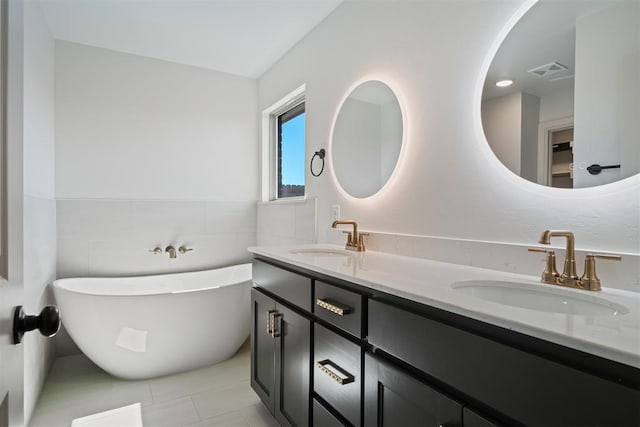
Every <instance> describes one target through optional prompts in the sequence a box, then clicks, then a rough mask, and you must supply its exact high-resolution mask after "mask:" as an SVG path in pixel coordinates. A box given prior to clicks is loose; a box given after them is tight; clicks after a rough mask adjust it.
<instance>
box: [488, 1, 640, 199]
mask: <svg viewBox="0 0 640 427" xmlns="http://www.w3.org/2000/svg"><path fill="white" fill-rule="evenodd" d="M639 23H640V2H639V1H638V0H588V1H587V0H575V1H553V0H540V1H539V2H537V3H536V4H534V5H533V6H532V7H531V9H529V10H528V11H527V12H526V13H525V14H524V16H523V17H522V19H520V21H518V22H517V23H516V25H515V26H514V27H513V29H512V30H511V32H510V33H509V34H508V35H507V37H506V38H505V40H504V41H503V43H502V45H501V46H500V48H499V49H498V51H497V53H496V55H495V58H494V59H493V62H492V63H491V66H490V68H489V71H488V73H487V78H486V81H485V84H484V89H483V95H482V125H483V128H484V132H485V135H486V138H487V141H488V142H489V145H490V146H491V149H492V150H493V152H494V153H495V154H496V156H497V157H498V158H499V159H500V160H501V161H502V163H503V164H504V165H505V166H506V167H508V168H509V169H510V170H511V171H513V172H514V173H516V174H518V175H520V176H521V177H523V178H525V179H527V180H529V181H532V182H537V183H539V184H542V185H547V186H553V187H562V188H580V187H592V186H596V185H601V184H607V183H610V182H614V181H617V180H620V179H623V178H626V177H629V176H632V175H635V174H637V173H638V172H639V169H640V143H639V142H638V138H639V137H640V24H639Z"/></svg>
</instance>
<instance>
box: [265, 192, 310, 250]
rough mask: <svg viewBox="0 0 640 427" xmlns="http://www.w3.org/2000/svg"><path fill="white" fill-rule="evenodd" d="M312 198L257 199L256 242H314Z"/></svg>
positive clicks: (269, 243)
mask: <svg viewBox="0 0 640 427" xmlns="http://www.w3.org/2000/svg"><path fill="white" fill-rule="evenodd" d="M316 200H317V199H316V198H307V199H303V200H283V201H277V202H258V222H257V223H258V232H257V242H258V245H260V246H275V245H295V244H305V243H316V242H317V231H316Z"/></svg>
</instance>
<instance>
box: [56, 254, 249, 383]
mask: <svg viewBox="0 0 640 427" xmlns="http://www.w3.org/2000/svg"><path fill="white" fill-rule="evenodd" d="M53 291H54V295H55V299H56V303H57V305H58V308H59V309H60V313H61V315H62V319H63V324H64V327H65V329H66V330H67V332H68V333H69V335H70V336H71V338H73V340H74V341H75V342H76V344H77V345H78V347H80V349H81V350H82V351H83V352H84V353H85V354H86V355H87V357H89V358H90V359H91V360H92V361H93V362H94V363H95V364H97V365H98V366H100V367H101V368H102V369H104V370H105V371H107V372H108V373H110V374H111V375H114V376H116V377H119V378H125V379H142V378H152V377H157V376H161V375H167V374H171V373H175V372H181V371H186V370H189V369H194V368H199V367H203V366H207V365H211V364H214V363H217V362H221V361H223V360H225V359H227V358H229V357H231V356H232V355H233V354H234V353H235V352H236V351H237V350H238V348H239V347H240V346H241V345H242V343H243V342H244V341H245V340H246V339H247V337H248V336H249V316H250V305H251V303H250V292H251V264H241V265H236V266H233V267H226V268H220V269H217V270H208V271H197V272H192V273H177V274H165V275H156V276H140V277H120V278H73V279H60V280H56V281H55V282H54V283H53Z"/></svg>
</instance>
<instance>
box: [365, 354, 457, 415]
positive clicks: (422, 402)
mask: <svg viewBox="0 0 640 427" xmlns="http://www.w3.org/2000/svg"><path fill="white" fill-rule="evenodd" d="M364 365H365V371H366V373H365V392H364V396H365V397H364V425H366V426H380V427H385V426H386V427H397V426H403V427H413V426H416V427H418V426H446V427H461V426H462V405H461V404H460V403H458V402H456V401H455V400H453V399H450V398H449V397H447V396H445V395H444V394H442V393H440V392H439V391H437V390H435V389H434V388H432V387H429V386H428V385H427V384H425V383H423V382H421V381H420V380H418V379H416V378H415V377H413V376H411V375H409V374H407V373H405V372H403V371H402V370H400V369H398V368H397V367H395V366H394V365H393V364H391V363H388V362H385V361H383V360H381V359H379V358H376V357H374V356H373V355H371V354H367V355H366V357H365V362H364Z"/></svg>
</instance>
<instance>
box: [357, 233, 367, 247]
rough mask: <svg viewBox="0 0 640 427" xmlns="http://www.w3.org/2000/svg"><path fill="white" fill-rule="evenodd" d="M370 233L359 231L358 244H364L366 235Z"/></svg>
mask: <svg viewBox="0 0 640 427" xmlns="http://www.w3.org/2000/svg"><path fill="white" fill-rule="evenodd" d="M368 235H369V233H358V244H360V245H362V246H364V236H368Z"/></svg>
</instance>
